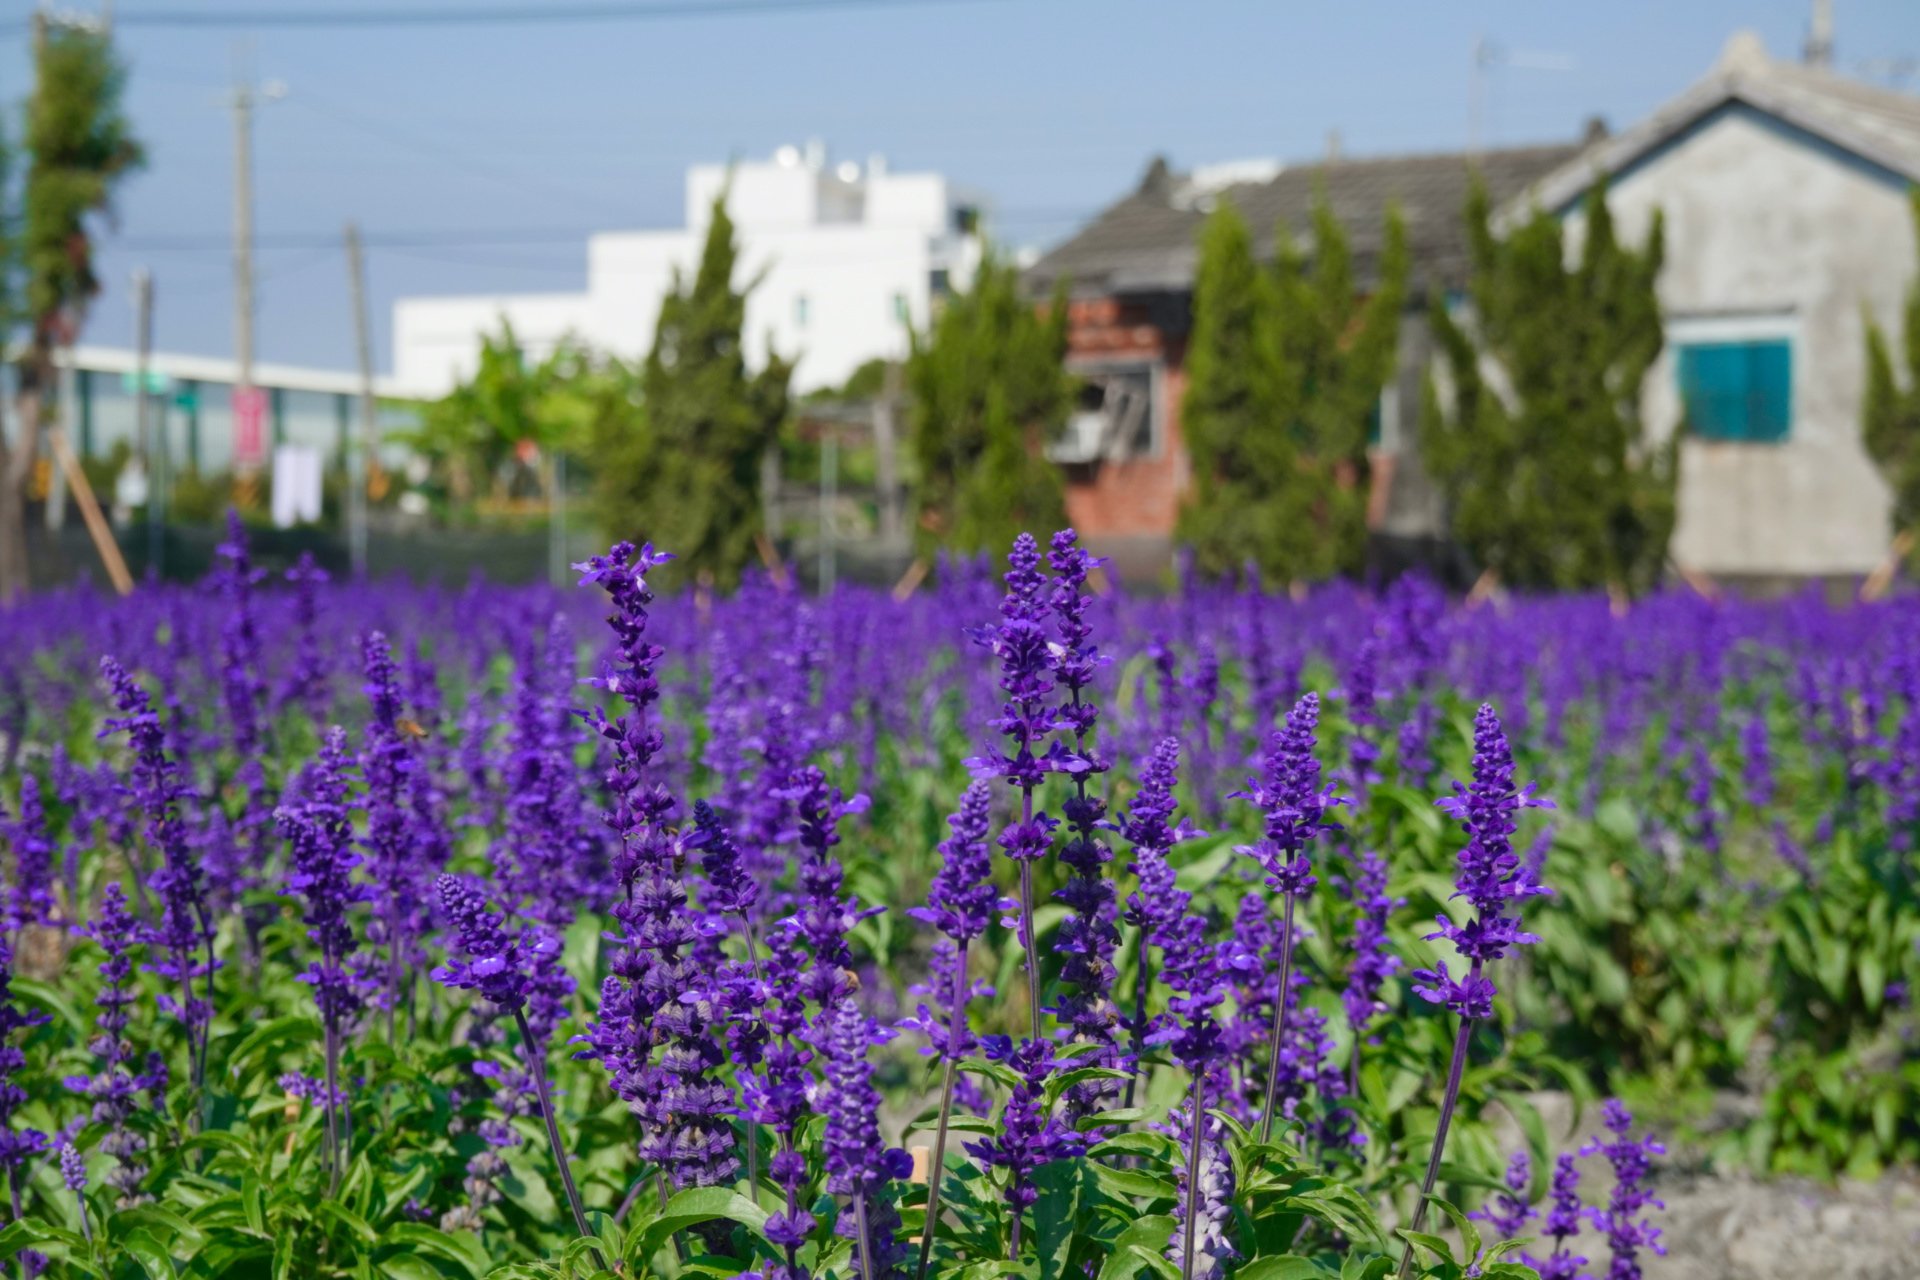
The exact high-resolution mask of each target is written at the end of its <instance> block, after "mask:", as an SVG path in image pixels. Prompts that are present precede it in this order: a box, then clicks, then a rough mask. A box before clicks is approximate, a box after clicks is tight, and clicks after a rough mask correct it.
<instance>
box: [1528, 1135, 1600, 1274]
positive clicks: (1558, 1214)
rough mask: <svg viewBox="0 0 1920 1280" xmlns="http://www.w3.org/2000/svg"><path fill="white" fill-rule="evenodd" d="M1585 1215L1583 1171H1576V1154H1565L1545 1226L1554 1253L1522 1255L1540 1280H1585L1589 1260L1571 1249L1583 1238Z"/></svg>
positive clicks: (1557, 1170) (1559, 1163)
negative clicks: (1570, 1243) (1574, 1241)
mask: <svg viewBox="0 0 1920 1280" xmlns="http://www.w3.org/2000/svg"><path fill="white" fill-rule="evenodd" d="M1585 1213H1586V1209H1585V1208H1584V1207H1583V1206H1582V1205H1581V1203H1580V1170H1579V1169H1577V1168H1575V1167H1574V1163H1573V1155H1572V1153H1570V1152H1568V1153H1562V1155H1561V1156H1560V1158H1559V1160H1557V1161H1555V1163H1554V1166H1553V1204H1552V1206H1551V1207H1550V1208H1549V1209H1548V1210H1547V1217H1546V1222H1545V1234H1546V1235H1547V1237H1548V1238H1549V1239H1551V1240H1552V1241H1553V1252H1552V1253H1551V1254H1549V1255H1548V1256H1547V1257H1545V1258H1534V1257H1530V1256H1528V1255H1527V1254H1524V1253H1523V1254H1521V1255H1520V1258H1521V1261H1523V1262H1525V1263H1526V1264H1527V1265H1528V1266H1530V1267H1532V1268H1533V1269H1534V1270H1535V1271H1538V1272H1539V1273H1540V1280H1585V1277H1584V1276H1583V1275H1582V1273H1581V1271H1580V1268H1582V1267H1584V1266H1586V1265H1587V1260H1586V1259H1585V1258H1582V1257H1578V1256H1576V1255H1575V1254H1572V1253H1570V1252H1569V1251H1568V1249H1567V1241H1569V1240H1571V1239H1573V1238H1574V1237H1575V1236H1577V1235H1579V1234H1580V1220H1581V1218H1582V1217H1583V1216H1584V1215H1585Z"/></svg>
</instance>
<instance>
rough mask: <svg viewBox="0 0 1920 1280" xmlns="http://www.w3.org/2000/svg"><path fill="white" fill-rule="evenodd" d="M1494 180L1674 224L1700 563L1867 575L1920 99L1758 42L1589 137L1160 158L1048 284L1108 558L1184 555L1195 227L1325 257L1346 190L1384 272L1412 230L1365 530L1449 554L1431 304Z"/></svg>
mask: <svg viewBox="0 0 1920 1280" xmlns="http://www.w3.org/2000/svg"><path fill="white" fill-rule="evenodd" d="M1470 168H1477V169H1478V170H1479V171H1480V172H1481V173H1482V174H1483V175H1484V180H1485V181H1486V182H1487V186H1488V189H1489V192H1490V194H1491V195H1492V197H1493V199H1494V200H1495V202H1496V207H1497V208H1498V209H1499V211H1500V213H1499V216H1500V218H1501V219H1502V220H1503V221H1511V220H1513V219H1516V218H1519V217H1523V216H1526V215H1527V214H1528V213H1530V212H1531V211H1532V210H1534V209H1536V208H1538V209H1546V210H1548V211H1550V212H1552V213H1554V214H1555V215H1556V216H1559V217H1562V218H1564V219H1566V220H1567V221H1568V224H1569V226H1570V227H1571V228H1572V229H1573V230H1574V232H1575V235H1574V236H1573V237H1571V238H1572V239H1575V240H1577V238H1578V234H1577V233H1578V226H1579V223H1580V220H1581V206H1582V203H1583V201H1584V198H1585V196H1586V194H1587V192H1588V190H1589V188H1590V187H1591V186H1592V184H1593V182H1594V181H1595V179H1596V177H1597V176H1598V175H1601V174H1604V175H1606V177H1607V180H1608V184H1609V185H1608V192H1609V195H1608V203H1609V205H1610V206H1611V208H1612V210H1613V212H1614V216H1615V220H1616V222H1617V224H1618V229H1619V232H1620V234H1621V235H1622V236H1623V237H1624V238H1626V239H1627V240H1629V241H1630V242H1634V243H1638V242H1640V241H1641V240H1643V239H1644V237H1645V235H1646V233H1647V229H1648V224H1649V222H1650V221H1651V218H1652V215H1653V211H1654V209H1656V208H1658V209H1661V210H1662V211H1663V212H1664V216H1665V220H1666V237H1667V241H1666V244H1667V253H1666V267H1665V270H1664V271H1663V273H1662V275H1661V278H1660V282H1659V290H1660V296H1661V301H1662V304H1663V307H1664V310H1665V312H1666V322H1667V330H1666V337H1667V347H1666V351H1665V353H1664V354H1663V356H1662V357H1661V360H1660V361H1659V363H1658V364H1657V365H1656V366H1655V367H1654V369H1653V370H1652V371H1651V372H1650V374H1649V377H1648V380H1647V384H1646V387H1645V389H1644V395H1645V404H1644V408H1645V412H1646V419H1647V422H1648V424H1649V428H1650V431H1651V432H1652V434H1653V435H1654V436H1655V438H1657V439H1661V440H1664V439H1667V438H1669V437H1670V436H1671V434H1672V433H1673V432H1674V431H1675V430H1676V429H1678V428H1679V426H1680V424H1681V422H1682V421H1683V420H1684V421H1685V422H1686V423H1687V425H1688V435H1687V437H1686V438H1685V439H1684V440H1683V442H1682V446H1681V479H1680V495H1679V504H1680V514H1679V523H1678V526H1677V528H1676V531H1675V534H1674V540H1673V545H1672V555H1673V559H1674V561H1675V563H1676V565H1678V566H1680V567H1681V568H1683V569H1684V570H1686V571H1688V572H1692V573H1700V574H1707V575H1711V576H1712V577H1714V578H1716V579H1719V580H1723V581H1726V582H1727V583H1729V585H1737V586H1743V587H1752V588H1762V589H1764V588H1768V587H1773V586H1777V585H1782V584H1786V583H1791V582H1795V581H1802V580H1806V579H1812V578H1826V579H1844V578H1851V577H1855V576H1858V575H1861V574H1865V573H1867V572H1869V571H1871V570H1872V569H1873V568H1874V567H1875V565H1876V564H1878V563H1879V562H1880V561H1881V560H1882V559H1883V558H1884V556H1885V555H1886V553H1887V547H1888V543H1889V541H1890V540H1891V537H1892V532H1893V531H1892V530H1891V529H1890V527H1889V508H1890V499H1889V495H1888V493H1887V490H1886V486H1885V485H1884V484H1883V483H1882V482H1881V480H1880V478H1879V475H1878V474H1877V472H1876V471H1875V469H1874V467H1873V464H1872V462H1871V461H1870V460H1869V459H1868V458H1867V456H1866V453H1865V451H1864V449H1863V448H1862V446H1861V442H1860V411H1861V398H1862V394H1863V388H1864V385H1865V349H1866V340H1865V325H1864V316H1865V314H1867V312H1869V311H1870V312H1871V313H1872V314H1873V315H1874V316H1875V317H1877V319H1878V320H1879V323H1880V324H1881V326H1882V327H1883V328H1887V329H1889V330H1892V329H1893V327H1894V326H1896V325H1897V324H1898V321H1899V312H1900V304H1901V299H1902V296H1903V294H1904V291H1905V289H1906V287H1907V282H1908V281H1909V280H1911V279H1912V278H1913V277H1914V274H1915V272H1916V270H1920V264H1916V253H1915V244H1914V228H1913V226H1912V219H1911V216H1910V213H1909V206H1908V197H1907V190H1908V188H1909V187H1910V186H1911V185H1912V184H1914V183H1916V182H1920V98H1914V97H1910V96H1907V95H1903V94H1898V93H1893V92H1890V91H1888V90H1884V89H1879V88H1876V87H1873V86H1871V85H1867V84H1863V83H1860V82H1858V81H1855V80H1849V79H1846V78H1844V77H1841V76H1839V75H1836V74H1834V73H1833V72H1831V71H1828V70H1825V69H1822V68H1819V67H1813V66H1804V65H1800V64H1796V63H1788V62H1779V61H1774V60H1772V59H1770V58H1769V57H1768V56H1767V54H1766V51H1765V49H1764V48H1763V47H1762V46H1761V44H1760V42H1759V40H1758V38H1757V37H1755V36H1753V35H1750V34H1746V33H1742V34H1740V35H1736V36H1735V37H1734V38H1733V39H1732V40H1731V41H1730V42H1729V43H1728V45H1727V47H1726V50H1725V52H1724V53H1723V55H1722V57H1721V59H1720V61H1719V63H1718V64H1717V65H1716V66H1715V67H1714V68H1713V69H1712V70H1711V71H1710V72H1709V73H1708V74H1707V76H1706V77H1705V78H1704V79H1702V80H1701V81H1700V82H1699V83H1698V84H1696V85H1694V86H1693V87H1692V88H1691V89H1689V90H1687V91H1686V92H1685V93H1684V94H1682V95H1681V96H1680V97H1678V98H1676V99H1675V100H1673V101H1672V102H1671V103H1669V104H1668V105H1666V106H1664V107H1662V108H1661V109H1660V110H1659V111H1656V112H1655V113H1654V114H1653V115H1652V116H1650V117H1649V118H1648V119H1646V120H1644V121H1641V122H1639V123H1637V124H1635V125H1633V126H1632V127H1631V128H1629V129H1627V130H1625V131H1624V132H1622V133H1620V134H1618V135H1616V136H1612V137H1609V136H1607V135H1606V134H1605V132H1604V130H1598V129H1595V130H1591V131H1589V133H1588V136H1587V137H1586V138H1585V139H1584V140H1583V141H1581V142H1578V143H1568V144H1562V145H1559V146H1543V147H1533V148H1519V149H1511V150H1501V151H1492V152H1487V153H1484V154H1481V155H1478V156H1473V157H1468V156H1465V155H1461V154H1453V155H1436V156H1411V157H1391V158H1384V159H1348V158H1344V157H1329V158H1328V159H1327V160H1326V161H1323V162H1319V163H1311V164H1306V165H1301V166H1280V165H1275V164H1271V163H1269V164H1266V165H1264V166H1260V165H1249V164H1236V165H1222V166H1216V168H1215V169H1214V170H1205V169H1202V170H1195V171H1194V172H1192V173H1189V174H1177V173H1172V172H1169V171H1168V169H1167V168H1166V166H1165V164H1164V163H1163V162H1160V161H1155V163H1154V165H1153V167H1151V168H1150V169H1149V170H1148V172H1147V175H1146V177H1145V178H1144V179H1143V180H1142V181H1141V183H1140V186H1139V188H1138V189H1137V190H1135V191H1133V192H1131V193H1129V194H1128V195H1126V196H1125V197H1123V198H1122V199H1120V200H1119V201H1117V202H1116V203H1115V204H1113V205H1112V206H1111V207H1109V208H1108V209H1107V210H1105V211H1104V212H1103V213H1101V214H1100V215H1099V216H1098V217H1096V218H1095V219H1094V220H1093V221H1092V222H1090V223H1089V224H1088V225H1087V226H1085V227H1083V228H1082V229H1081V230H1080V231H1079V232H1077V233H1076V234H1075V235H1073V236H1072V237H1070V238H1069V239H1067V240H1066V241H1065V242H1063V243H1062V244H1060V245H1058V246H1056V247H1055V248H1054V249H1052V250H1051V251H1049V252H1048V253H1047V254H1046V255H1045V256H1043V257H1042V258H1041V259H1040V260H1039V261H1038V262H1037V263H1036V264H1035V265H1034V267H1033V268H1032V269H1031V270H1030V272H1029V283H1030V285H1031V287H1032V288H1033V289H1034V291H1035V293H1036V295H1040V296H1044V294H1045V293H1046V291H1048V290H1049V289H1050V288H1051V287H1052V286H1053V285H1054V283H1055V282H1056V281H1059V280H1063V279H1064V280H1066V281H1067V282H1068V283H1069V287H1070V298H1069V313H1068V328H1069V363H1070V364H1071V366H1072V367H1073V368H1074V369H1075V370H1076V371H1077V372H1079V373H1080V374H1081V375H1082V376H1083V377H1084V378H1085V379H1086V380H1087V390H1086V393H1085V396H1084V398H1083V404H1082V406H1081V412H1080V413H1079V414H1078V415H1076V418H1075V422H1074V429H1073V431H1072V432H1071V433H1070V440H1069V442H1068V443H1069V444H1070V445H1071V446H1072V447H1071V448H1070V449H1067V450H1064V451H1057V457H1058V460H1059V461H1060V462H1061V463H1062V464H1063V466H1064V467H1065V469H1066V471H1067V480H1068V486H1067V505H1068V512H1069V515H1070V516H1071V517H1072V518H1073V520H1074V522H1075V524H1076V526H1077V527H1078V528H1080V529H1081V530H1082V532H1083V533H1087V534H1089V535H1091V536H1092V537H1093V538H1094V539H1096V540H1098V541H1099V542H1100V543H1101V545H1102V547H1103V551H1104V552H1105V553H1109V554H1114V555H1118V556H1120V557H1121V559H1122V560H1123V562H1124V563H1125V564H1127V565H1129V566H1130V565H1133V564H1138V565H1140V566H1141V567H1142V569H1143V571H1144V570H1150V569H1151V568H1152V566H1154V565H1155V564H1156V563H1163V562H1164V559H1165V556H1166V554H1167V551H1168V549H1169V548H1170V546H1171V537H1172V530H1173V524H1174V520H1175V517H1176V515H1177V512H1178V508H1179V504H1180V502H1181V501H1182V500H1183V498H1184V496H1185V494H1186V492H1187V489H1188V485H1189V483H1190V467H1189V465H1188V462H1187V458H1186V452H1185V448H1184V444H1183V442H1182V438H1181V431H1180V396H1181V393H1182V392H1183V391H1184V389H1185V376H1184V363H1185V347H1186V337H1187V323H1188V310H1189V302H1190V300H1191V295H1192V289H1193V273H1194V268H1195V264H1196V253H1195V236H1196V235H1197V233H1198V230H1199V227H1200V224H1201V222H1202V221H1203V220H1204V218H1205V216H1206V211H1207V210H1208V209H1209V208H1211V207H1212V203H1213V202H1214V201H1216V200H1231V201H1233V202H1234V203H1235V204H1237V205H1238V206H1239V208H1240V209H1241V211H1242V212H1243V213H1244V214H1245V215H1246V216H1247V219H1248V221H1249V223H1251V224H1252V226H1253V227H1254V229H1255V232H1256V236H1257V240H1256V243H1258V244H1260V245H1262V247H1263V248H1264V247H1266V246H1267V245H1268V244H1269V243H1270V242H1269V239H1268V237H1269V234H1270V232H1271V229H1272V228H1273V226H1274V225H1275V224H1276V223H1285V224H1287V225H1288V226H1289V227H1290V228H1291V229H1292V231H1293V232H1294V234H1295V236H1296V238H1297V239H1298V240H1299V241H1300V242H1301V243H1302V245H1303V248H1305V249H1306V250H1307V251H1308V252H1311V243H1310V242H1309V241H1308V240H1307V238H1306V232H1307V231H1308V220H1307V214H1308V210H1309V207H1310V204H1311V200H1312V197H1313V193H1314V192H1315V191H1316V190H1323V191H1325V192H1326V193H1327V195H1328V197H1329V199H1330V201H1331V203H1332V205H1333V208H1334V210H1335V212H1336V214H1338V215H1339V217H1340V218H1341V220H1342V221H1343V222H1344V223H1345V224H1346V226H1347V227H1348V229H1349V233H1350V235H1351V237H1352V241H1353V249H1354V258H1355V266H1356V269H1357V272H1358V275H1359V277H1360V278H1361V280H1362V281H1363V282H1365V281H1366V280H1368V278H1369V277H1370V275H1371V273H1372V271H1373V267H1374V259H1375V257H1376V255H1377V253H1378V248H1379V243H1380V228H1381V217H1382V211H1383V209H1384V207H1385V205H1386V203H1387V201H1388V200H1390V199H1391V200H1394V201H1397V202H1398V203H1399V204H1400V205H1401V207H1402V209H1403V211H1404V212H1405V214H1406V216H1407V220H1408V229H1409V232H1410V239H1411V242H1412V249H1413V255H1414V273H1413V274H1414V280H1413V285H1414V288H1413V291H1412V295H1411V297H1410V299H1409V310H1408V312H1407V316H1406V319H1405V321H1404V322H1403V324H1402V328H1401V344H1400V357H1399V372H1398V374H1397V376H1396V377H1395V378H1394V379H1393V380H1392V382H1391V383H1390V384H1389V386H1388V388H1387V391H1386V394H1385V395H1384V396H1383V397H1382V403H1381V411H1380V415H1379V431H1378V433H1377V439H1376V442H1375V446H1374V448H1373V450H1372V455H1373V472H1374V494H1373V504H1372V510H1371V511H1370V512H1369V525H1370V527H1371V529H1372V532H1373V535H1374V551H1375V555H1374V559H1375V562H1376V564H1377V566H1378V567H1379V568H1381V569H1383V570H1386V571H1388V572H1392V571H1393V570H1395V569H1397V568H1399V567H1403V566H1405V565H1406V564H1408V563H1411V562H1415V561H1424V562H1426V563H1428V564H1429V565H1430V566H1432V567H1434V568H1437V569H1440V570H1441V571H1442V572H1443V573H1446V572H1447V570H1448V569H1449V568H1450V567H1451V568H1452V569H1454V570H1456V571H1457V570H1458V569H1460V568H1462V567H1464V566H1461V565H1459V564H1458V562H1457V560H1456V559H1455V558H1454V557H1452V556H1450V555H1448V554H1447V553H1446V550H1445V547H1444V545H1443V544H1444V531H1445V512H1444V510H1443V507H1442V503H1441V502H1440V499H1439V495H1438V494H1437V493H1436V492H1435V490H1434V488H1433V486H1432V484H1431V483H1430V482H1429V481H1428V480H1427V478H1426V476H1425V474H1424V472H1423V470H1422V468H1421V466H1420V460H1419V457H1418V451H1417V431H1416V427H1417V417H1418V407H1419V404H1420V388H1421V383H1422V381H1423V379H1424V378H1425V376H1426V373H1427V370H1428V369H1429V368H1430V367H1431V364H1432V359H1433V351H1432V341H1431V337H1430V335H1429V330H1428V325H1427V319H1426V314H1427V313H1426V308H1427V307H1430V306H1435V305H1453V304H1455V303H1457V300H1458V299H1459V298H1460V297H1461V293H1462V290H1463V289H1464V287H1465V285H1466V283H1467V281H1466V276H1467V271H1468V264H1467V261H1466V238H1465V233H1464V228H1463V224H1462V220H1461V215H1462V212H1463V209H1464V205H1465V201H1466V193H1467V184H1468V175H1469V170H1470Z"/></svg>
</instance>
